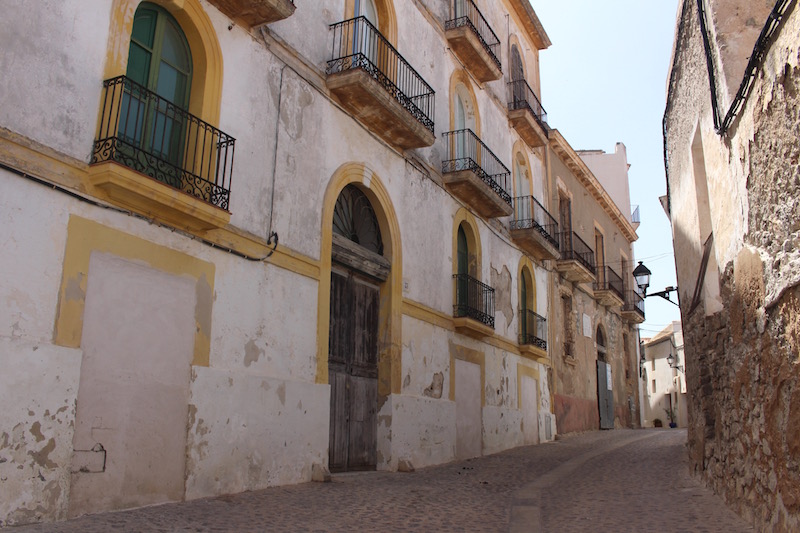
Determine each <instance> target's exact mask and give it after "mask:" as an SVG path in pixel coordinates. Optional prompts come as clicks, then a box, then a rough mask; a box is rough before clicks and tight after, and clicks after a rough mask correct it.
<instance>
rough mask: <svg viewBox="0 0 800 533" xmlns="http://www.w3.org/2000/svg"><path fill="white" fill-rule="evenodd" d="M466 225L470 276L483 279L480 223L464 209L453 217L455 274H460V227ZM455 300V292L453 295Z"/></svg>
mask: <svg viewBox="0 0 800 533" xmlns="http://www.w3.org/2000/svg"><path fill="white" fill-rule="evenodd" d="M462 222H463V223H464V233H466V235H467V245H468V246H469V251H470V258H469V263H470V265H469V266H470V268H469V273H470V276H472V277H474V278H476V279H481V275H482V272H483V270H481V258H482V257H483V252H482V251H481V236H480V232H479V231H478V222H477V220H475V217H474V216H472V213H470V212H469V211H467V210H466V208H464V207H462V208H461V209H459V210H458V211H457V212H456V214H455V216H454V217H453V274H455V273H457V272H458V253H457V251H458V227H459V226H460V225H461V223H462ZM453 298H454V299H455V292H454V294H453Z"/></svg>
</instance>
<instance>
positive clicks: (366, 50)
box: [327, 17, 435, 149]
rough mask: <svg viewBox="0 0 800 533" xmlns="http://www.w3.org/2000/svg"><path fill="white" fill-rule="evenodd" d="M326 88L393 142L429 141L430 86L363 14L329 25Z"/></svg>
mask: <svg viewBox="0 0 800 533" xmlns="http://www.w3.org/2000/svg"><path fill="white" fill-rule="evenodd" d="M331 29H332V31H333V49H332V51H331V60H330V61H328V68H327V74H328V81H327V83H328V88H329V89H330V90H331V92H332V93H333V94H334V95H335V96H336V97H337V98H338V99H339V101H340V102H341V103H342V105H343V106H344V107H345V108H347V109H348V110H349V111H350V112H351V113H353V115H354V116H356V118H358V119H359V120H360V121H361V122H362V123H363V124H364V125H365V126H367V128H369V129H370V130H371V131H372V132H374V133H375V134H377V135H379V136H380V137H382V138H383V139H384V140H385V141H387V142H389V143H390V144H393V145H395V146H397V147H398V148H402V149H407V148H419V147H422V146H430V145H432V144H433V142H434V140H435V137H434V134H433V118H432V117H433V113H434V91H433V89H432V88H431V86H430V85H428V84H427V83H426V82H425V80H423V79H422V77H421V76H420V75H419V74H417V71H415V70H414V69H413V68H411V65H409V64H408V62H407V61H406V60H405V59H403V56H401V55H400V54H399V53H398V52H397V50H395V48H394V47H393V46H392V45H391V44H390V43H389V41H387V40H386V38H385V37H384V36H383V35H381V33H380V32H379V31H378V30H377V29H376V28H375V26H373V25H372V24H371V23H370V22H369V21H368V20H367V19H366V18H365V17H356V18H354V19H350V20H346V21H343V22H338V23H336V24H332V25H331Z"/></svg>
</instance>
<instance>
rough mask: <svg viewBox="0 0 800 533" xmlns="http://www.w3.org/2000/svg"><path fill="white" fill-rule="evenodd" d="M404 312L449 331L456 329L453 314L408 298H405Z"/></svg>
mask: <svg viewBox="0 0 800 533" xmlns="http://www.w3.org/2000/svg"><path fill="white" fill-rule="evenodd" d="M403 314H404V315H406V316H409V317H411V318H416V319H417V320H420V321H422V322H427V323H428V324H432V325H434V326H437V327H440V328H442V329H446V330H448V331H454V330H455V327H454V326H453V317H452V316H451V315H447V314H445V313H442V312H441V311H437V310H436V309H432V308H430V307H428V306H426V305H425V304H422V303H420V302H417V301H414V300H410V299H408V298H403Z"/></svg>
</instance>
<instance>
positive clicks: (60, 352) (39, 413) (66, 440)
mask: <svg viewBox="0 0 800 533" xmlns="http://www.w3.org/2000/svg"><path fill="white" fill-rule="evenodd" d="M80 361H81V351H80V350H73V349H69V348H61V347H58V346H52V345H50V344H46V343H31V342H27V341H20V340H15V339H9V338H7V337H0V367H2V368H3V372H0V390H2V391H3V409H2V410H0V485H2V487H3V497H2V498H0V527H2V526H12V525H18V524H26V523H29V522H39V521H52V520H63V519H64V518H66V516H67V504H68V501H69V500H68V498H69V485H70V468H69V466H70V458H71V456H72V435H73V431H74V424H75V403H76V401H77V393H78V378H79V373H80Z"/></svg>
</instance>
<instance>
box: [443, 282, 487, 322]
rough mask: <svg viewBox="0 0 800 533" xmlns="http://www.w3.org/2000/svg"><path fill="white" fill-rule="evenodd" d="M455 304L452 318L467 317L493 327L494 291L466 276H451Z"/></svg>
mask: <svg viewBox="0 0 800 533" xmlns="http://www.w3.org/2000/svg"><path fill="white" fill-rule="evenodd" d="M453 281H454V282H455V292H456V303H455V305H454V306H453V316H454V317H456V318H460V317H468V318H472V319H474V320H477V321H478V322H481V323H482V324H486V325H487V326H489V327H490V328H493V327H494V289H493V288H492V287H489V286H488V285H485V284H483V283H481V282H480V281H478V280H477V279H475V278H473V277H472V276H469V275H467V274H453Z"/></svg>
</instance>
